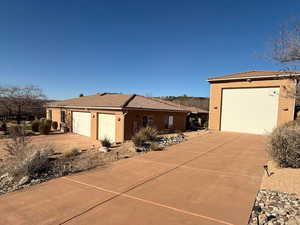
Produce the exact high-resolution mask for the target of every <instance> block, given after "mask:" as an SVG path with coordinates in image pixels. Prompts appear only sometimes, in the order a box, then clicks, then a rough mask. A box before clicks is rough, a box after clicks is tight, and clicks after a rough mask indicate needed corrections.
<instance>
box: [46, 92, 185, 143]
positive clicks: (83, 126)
mask: <svg viewBox="0 0 300 225" xmlns="http://www.w3.org/2000/svg"><path fill="white" fill-rule="evenodd" d="M46 110H47V118H48V119H51V120H52V121H57V122H58V124H59V125H62V123H64V124H66V126H67V127H68V128H69V130H70V131H71V132H73V133H77V134H80V135H85V136H89V137H91V138H93V139H98V140H102V139H104V138H105V137H106V138H109V139H110V140H111V141H112V142H116V143H118V142H123V141H124V140H128V139H131V137H132V136H133V135H134V134H135V133H136V132H137V131H138V130H139V129H140V128H141V127H146V126H153V127H156V128H157V129H158V130H159V131H165V132H167V131H170V132H171V131H177V130H178V131H184V130H185V128H186V116H187V114H188V113H189V110H188V109H186V108H185V107H184V106H181V105H178V104H174V103H170V102H167V101H163V100H160V99H156V98H150V97H144V96H141V95H135V94H115V93H99V94H94V95H89V96H82V97H79V98H73V99H67V100H64V101H57V102H51V103H48V104H47V105H46Z"/></svg>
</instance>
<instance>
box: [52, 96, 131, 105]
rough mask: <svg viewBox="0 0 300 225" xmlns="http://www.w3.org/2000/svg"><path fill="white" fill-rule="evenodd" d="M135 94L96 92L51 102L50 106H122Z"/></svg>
mask: <svg viewBox="0 0 300 225" xmlns="http://www.w3.org/2000/svg"><path fill="white" fill-rule="evenodd" d="M132 97H133V95H129V94H106V93H103V94H94V95H87V96H83V97H79V98H71V99H66V100H63V101H58V102H51V103H49V104H47V105H48V106H59V107H63V106H65V107H66V106H68V107H72V106H75V107H115V108H121V107H123V105H124V104H125V103H126V102H127V101H128V100H129V99H130V98H132Z"/></svg>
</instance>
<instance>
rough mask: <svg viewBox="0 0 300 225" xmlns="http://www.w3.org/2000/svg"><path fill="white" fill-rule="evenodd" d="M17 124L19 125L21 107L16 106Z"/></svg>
mask: <svg viewBox="0 0 300 225" xmlns="http://www.w3.org/2000/svg"><path fill="white" fill-rule="evenodd" d="M17 124H21V105H18V113H17Z"/></svg>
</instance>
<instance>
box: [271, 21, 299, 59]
mask: <svg viewBox="0 0 300 225" xmlns="http://www.w3.org/2000/svg"><path fill="white" fill-rule="evenodd" d="M272 47H273V49H272V58H273V59H274V60H275V61H277V62H280V63H284V64H287V63H300V22H298V23H292V24H289V25H283V26H282V27H281V29H280V32H279V35H278V36H277V37H276V38H274V39H273V43H272Z"/></svg>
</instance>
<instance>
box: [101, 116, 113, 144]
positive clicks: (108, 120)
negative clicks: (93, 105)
mask: <svg viewBox="0 0 300 225" xmlns="http://www.w3.org/2000/svg"><path fill="white" fill-rule="evenodd" d="M115 135H116V116H115V115H112V114H98V139H99V140H103V139H105V138H108V139H109V140H110V141H111V142H115Z"/></svg>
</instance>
